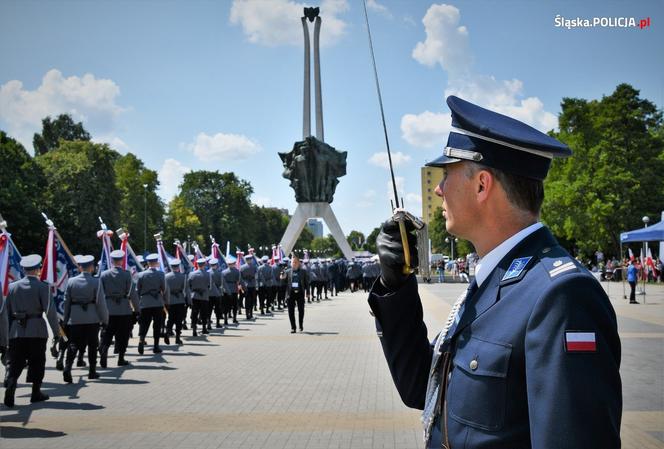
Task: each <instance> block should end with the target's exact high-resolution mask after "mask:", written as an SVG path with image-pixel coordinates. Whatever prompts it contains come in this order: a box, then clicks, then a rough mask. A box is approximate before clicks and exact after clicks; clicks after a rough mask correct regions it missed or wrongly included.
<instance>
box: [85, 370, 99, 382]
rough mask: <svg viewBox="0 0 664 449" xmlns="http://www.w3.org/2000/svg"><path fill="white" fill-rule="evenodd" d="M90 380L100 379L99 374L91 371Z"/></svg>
mask: <svg viewBox="0 0 664 449" xmlns="http://www.w3.org/2000/svg"><path fill="white" fill-rule="evenodd" d="M88 379H91V380H94V379H99V374H97V371H90V372H89V373H88Z"/></svg>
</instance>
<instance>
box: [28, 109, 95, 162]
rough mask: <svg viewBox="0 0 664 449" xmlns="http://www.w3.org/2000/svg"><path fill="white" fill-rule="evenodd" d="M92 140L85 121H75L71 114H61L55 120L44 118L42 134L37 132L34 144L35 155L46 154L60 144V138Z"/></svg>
mask: <svg viewBox="0 0 664 449" xmlns="http://www.w3.org/2000/svg"><path fill="white" fill-rule="evenodd" d="M61 139H62V140H71V141H73V140H86V141H89V140H90V134H89V133H88V132H87V131H86V130H85V128H83V123H81V122H78V123H76V122H74V120H73V119H72V118H71V116H70V115H69V114H60V115H58V117H57V118H56V119H55V120H51V117H50V116H49V117H46V118H45V119H43V120H42V132H41V134H38V133H35V135H34V137H33V138H32V146H33V147H34V149H35V155H39V154H46V153H48V152H49V151H51V150H53V149H55V148H57V147H58V145H60V143H59V142H60V140H61Z"/></svg>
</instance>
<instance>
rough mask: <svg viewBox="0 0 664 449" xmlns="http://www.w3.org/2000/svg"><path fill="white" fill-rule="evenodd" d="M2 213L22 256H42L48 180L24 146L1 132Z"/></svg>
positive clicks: (0, 201) (0, 189)
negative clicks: (42, 209)
mask: <svg viewBox="0 0 664 449" xmlns="http://www.w3.org/2000/svg"><path fill="white" fill-rule="evenodd" d="M0 180H1V181H0V182H1V183H2V188H0V212H1V213H2V215H3V218H4V219H5V220H6V221H7V224H8V230H9V232H11V233H12V239H13V240H14V243H15V244H16V246H17V247H18V249H19V251H21V253H22V254H30V253H39V254H41V253H43V252H44V244H45V242H46V225H45V224H44V219H43V218H42V216H41V215H40V212H41V209H40V208H41V205H42V201H43V200H42V197H43V193H44V190H45V188H46V179H45V178H44V174H43V173H42V170H41V168H40V167H39V165H37V163H36V162H35V161H34V159H33V158H32V157H31V156H30V154H29V153H28V152H27V151H26V150H25V148H24V147H23V145H21V144H20V143H19V142H18V141H16V140H14V139H12V138H11V137H9V136H7V134H6V133H5V132H4V131H0Z"/></svg>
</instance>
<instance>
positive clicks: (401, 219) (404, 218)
mask: <svg viewBox="0 0 664 449" xmlns="http://www.w3.org/2000/svg"><path fill="white" fill-rule="evenodd" d="M362 5H363V6H364V19H365V22H366V25H367V35H368V37H369V50H370V51H371V62H372V65H373V71H374V79H375V81H376V92H377V93H378V104H379V106H380V117H381V120H382V123H383V133H384V135H385V146H386V148H387V160H388V162H389V164H390V177H391V178H392V188H393V189H394V202H393V203H392V219H393V220H394V221H395V222H397V223H399V233H400V234H401V244H402V245H403V255H404V262H405V263H404V266H403V273H404V274H410V273H412V272H413V271H414V270H413V268H412V263H411V262H412V261H411V260H410V245H409V244H408V230H407V229H406V223H407V222H410V223H412V224H413V226H414V227H415V229H417V230H419V229H422V228H423V227H424V222H423V221H422V220H420V219H419V218H417V217H415V216H414V215H413V214H411V213H409V212H408V211H406V209H405V206H404V202H403V198H402V199H401V206H399V193H398V192H397V183H396V180H395V178H394V168H393V166H392V153H391V151H390V139H389V138H388V136H387V125H386V123H385V111H384V110H383V98H382V96H381V94H380V83H379V82H378V70H377V69H376V57H375V55H374V49H373V42H372V40H371V27H370V26H369V15H368V14H367V3H366V0H363V1H362ZM395 205H396V208H395V207H394V206H395Z"/></svg>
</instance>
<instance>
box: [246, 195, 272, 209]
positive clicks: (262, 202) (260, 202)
mask: <svg viewBox="0 0 664 449" xmlns="http://www.w3.org/2000/svg"><path fill="white" fill-rule="evenodd" d="M251 202H252V203H254V204H255V205H257V206H263V207H271V206H272V199H271V198H269V197H267V196H258V195H253V197H252V198H251Z"/></svg>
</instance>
